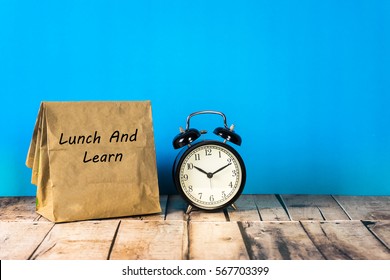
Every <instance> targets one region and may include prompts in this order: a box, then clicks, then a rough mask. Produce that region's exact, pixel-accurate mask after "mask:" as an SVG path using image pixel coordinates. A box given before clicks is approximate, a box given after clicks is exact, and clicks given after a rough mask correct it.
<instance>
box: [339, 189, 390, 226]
mask: <svg viewBox="0 0 390 280" xmlns="http://www.w3.org/2000/svg"><path fill="white" fill-rule="evenodd" d="M334 198H335V199H336V200H337V201H338V203H339V204H340V205H341V206H342V207H343V208H344V209H345V211H346V212H347V213H348V215H349V216H350V217H351V219H352V220H390V196H339V195H337V196H334Z"/></svg>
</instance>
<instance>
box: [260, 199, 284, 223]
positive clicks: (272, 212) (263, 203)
mask: <svg viewBox="0 0 390 280" xmlns="http://www.w3.org/2000/svg"><path fill="white" fill-rule="evenodd" d="M253 198H254V201H255V203H256V206H257V209H258V211H259V213H260V217H261V220H262V221H290V218H289V216H288V214H287V212H286V210H285V209H284V208H283V206H282V204H280V202H279V200H278V198H277V197H276V196H275V195H273V194H256V195H253Z"/></svg>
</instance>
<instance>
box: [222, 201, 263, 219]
mask: <svg viewBox="0 0 390 280" xmlns="http://www.w3.org/2000/svg"><path fill="white" fill-rule="evenodd" d="M235 205H236V206H237V210H234V209H233V208H231V207H229V208H227V212H228V214H229V220H230V221H260V215H259V212H258V211H257V206H256V203H255V201H254V199H253V196H252V195H241V196H240V197H239V198H238V199H237V200H236V202H235Z"/></svg>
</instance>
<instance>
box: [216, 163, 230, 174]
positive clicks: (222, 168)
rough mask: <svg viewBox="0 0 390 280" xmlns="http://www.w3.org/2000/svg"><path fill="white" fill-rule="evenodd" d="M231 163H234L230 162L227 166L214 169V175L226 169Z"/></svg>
mask: <svg viewBox="0 0 390 280" xmlns="http://www.w3.org/2000/svg"><path fill="white" fill-rule="evenodd" d="M230 164H232V163H231V162H230V163H228V164H226V165H225V166H223V167H221V168H220V169H218V170H217V171H214V172H213V175H215V174H216V173H218V172H219V171H222V170H224V169H225V168H226V167H228V166H229V165H230Z"/></svg>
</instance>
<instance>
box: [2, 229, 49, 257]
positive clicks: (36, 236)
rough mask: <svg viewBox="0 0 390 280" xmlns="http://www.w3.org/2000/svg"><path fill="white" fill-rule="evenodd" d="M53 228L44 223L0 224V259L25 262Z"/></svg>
mask: <svg viewBox="0 0 390 280" xmlns="http://www.w3.org/2000/svg"><path fill="white" fill-rule="evenodd" d="M53 226H54V224H52V223H46V222H43V223H40V222H0V259H1V260H27V259H28V258H29V257H30V256H31V255H32V254H33V252H34V251H35V249H36V248H37V247H38V246H39V244H40V243H41V242H42V241H43V239H44V238H45V236H46V235H47V234H48V232H49V231H50V230H51V228H52V227H53Z"/></svg>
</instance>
